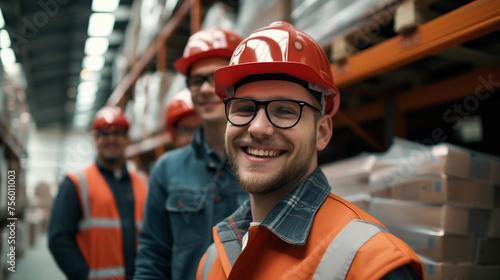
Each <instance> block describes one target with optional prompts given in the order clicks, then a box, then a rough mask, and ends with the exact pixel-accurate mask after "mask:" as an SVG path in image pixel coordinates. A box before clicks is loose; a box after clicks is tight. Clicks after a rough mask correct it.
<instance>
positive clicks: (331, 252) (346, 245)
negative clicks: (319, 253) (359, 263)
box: [201, 220, 390, 280]
mask: <svg viewBox="0 0 500 280" xmlns="http://www.w3.org/2000/svg"><path fill="white" fill-rule="evenodd" d="M380 232H385V233H389V231H388V230H387V229H385V228H384V227H383V226H381V225H379V224H375V223H371V222H368V221H365V220H352V221H351V222H350V223H349V224H347V225H346V226H345V227H344V228H343V229H342V230H341V231H340V232H339V233H338V234H337V236H335V238H334V239H333V240H332V242H331V243H330V245H329V246H328V248H327V249H326V251H325V254H324V255H323V257H322V259H321V261H320V263H319V265H318V268H317V270H316V272H315V274H314V276H313V278H312V279H313V280H322V279H335V280H337V279H345V278H346V276H347V273H348V272H349V269H350V267H351V263H352V261H353V260H354V257H355V256H356V254H357V252H358V250H359V249H360V248H361V247H362V246H363V245H364V244H365V243H366V242H368V240H370V239H371V238H372V237H374V236H375V235H377V234H378V233H380ZM389 234H390V233H389ZM216 257H217V249H216V248H215V244H212V245H210V247H208V249H207V255H206V257H205V262H204V263H203V268H202V273H201V279H202V280H206V279H207V278H208V274H209V273H210V270H211V269H212V265H213V263H214V261H215V258H216ZM332 277H333V278H332Z"/></svg>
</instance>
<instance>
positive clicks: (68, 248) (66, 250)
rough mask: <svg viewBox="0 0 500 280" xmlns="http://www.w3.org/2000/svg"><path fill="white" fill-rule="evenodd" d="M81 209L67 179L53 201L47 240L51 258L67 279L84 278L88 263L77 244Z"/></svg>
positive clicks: (71, 183) (73, 187) (74, 191)
mask: <svg viewBox="0 0 500 280" xmlns="http://www.w3.org/2000/svg"><path fill="white" fill-rule="evenodd" d="M81 217H82V209H81V206H80V201H79V198H78V194H77V193H76V188H75V185H74V184H73V182H72V181H71V180H70V179H69V178H65V179H64V181H63V182H62V183H61V185H60V186H59V190H58V193H57V196H56V198H55V199H54V202H53V204H52V209H51V214H50V221H49V229H48V231H49V232H48V239H49V240H48V243H49V250H50V252H51V253H52V255H53V256H54V259H55V261H56V263H57V265H59V267H60V268H61V270H62V271H63V272H64V273H65V274H66V276H67V277H68V279H82V280H83V279H87V275H88V273H89V266H88V265H87V263H86V262H85V259H84V258H83V255H82V254H81V252H80V249H79V247H78V244H77V243H76V238H75V236H76V233H77V232H78V222H79V221H80V219H81Z"/></svg>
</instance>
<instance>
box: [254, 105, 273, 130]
mask: <svg viewBox="0 0 500 280" xmlns="http://www.w3.org/2000/svg"><path fill="white" fill-rule="evenodd" d="M248 132H249V133H250V134H252V135H253V136H255V137H269V136H271V135H273V134H274V126H273V125H272V123H271V122H270V121H269V119H268V118H267V115H266V111H265V109H264V108H263V107H261V108H259V109H257V115H256V116H255V118H254V119H253V120H252V122H250V124H249V127H248Z"/></svg>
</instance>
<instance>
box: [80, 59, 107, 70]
mask: <svg viewBox="0 0 500 280" xmlns="http://www.w3.org/2000/svg"><path fill="white" fill-rule="evenodd" d="M82 66H83V68H86V69H88V70H91V71H100V70H101V69H102V68H103V67H104V57H103V56H101V55H91V56H86V57H84V58H83V62H82Z"/></svg>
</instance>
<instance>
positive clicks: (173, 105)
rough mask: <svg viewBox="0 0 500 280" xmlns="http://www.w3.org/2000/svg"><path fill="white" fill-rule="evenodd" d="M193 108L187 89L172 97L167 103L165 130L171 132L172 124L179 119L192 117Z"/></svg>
mask: <svg viewBox="0 0 500 280" xmlns="http://www.w3.org/2000/svg"><path fill="white" fill-rule="evenodd" d="M193 114H195V112H194V107H193V101H192V100H191V92H190V91H189V89H187V88H186V89H183V90H182V91H180V92H179V93H177V94H176V95H174V96H173V97H172V98H171V99H170V100H169V101H168V103H167V109H166V114H165V115H166V124H165V130H166V131H167V132H170V133H171V132H172V128H173V126H174V124H175V123H176V122H177V121H178V120H179V119H181V118H183V117H185V116H188V115H193Z"/></svg>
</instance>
